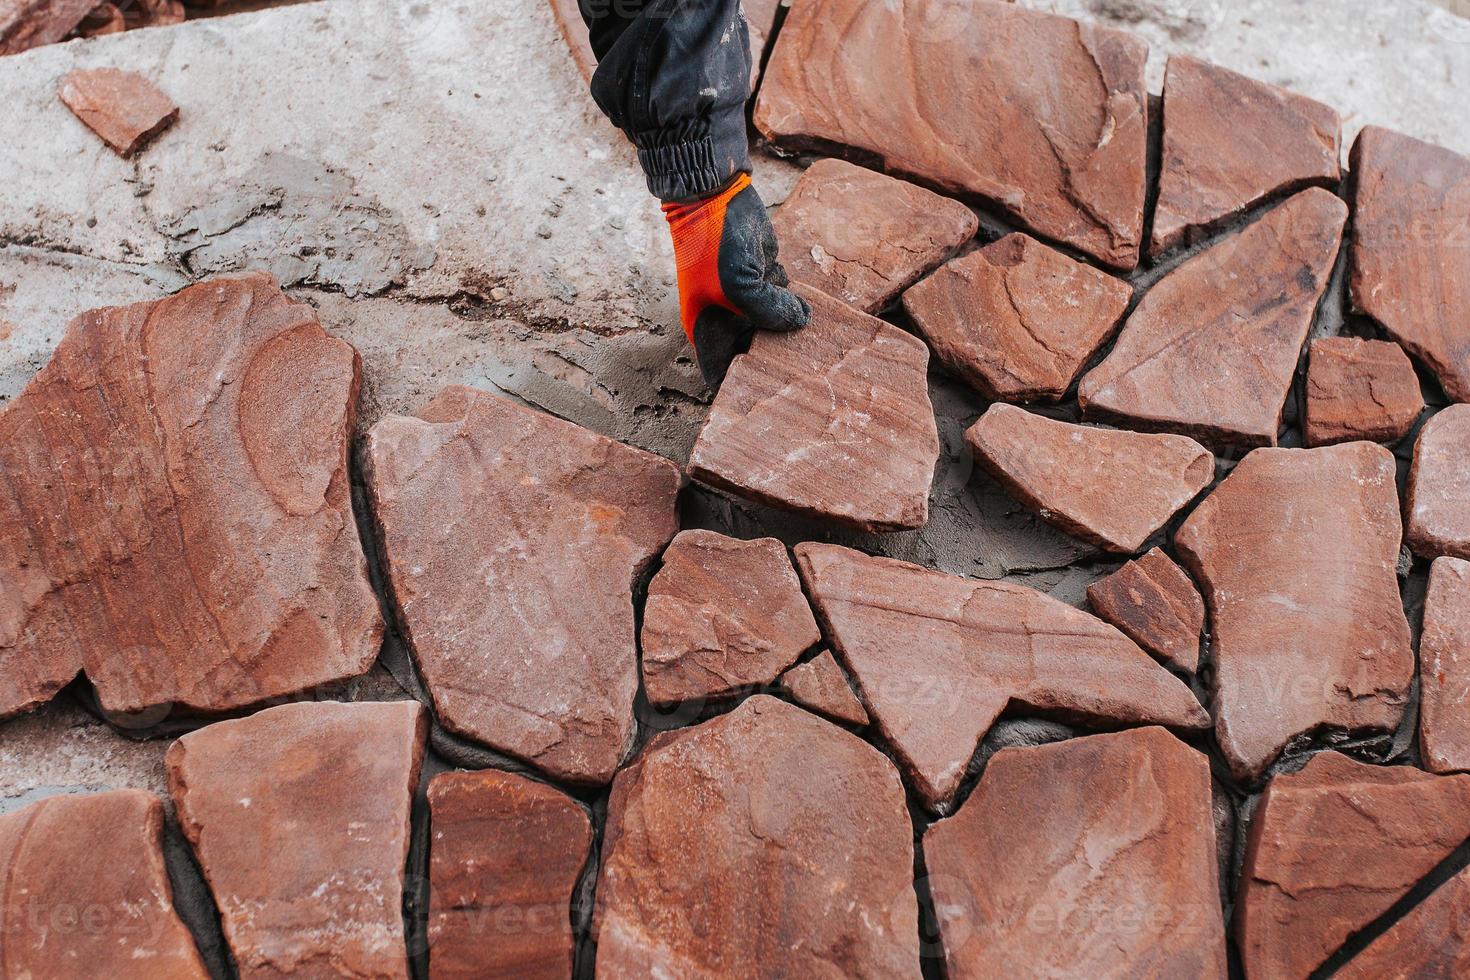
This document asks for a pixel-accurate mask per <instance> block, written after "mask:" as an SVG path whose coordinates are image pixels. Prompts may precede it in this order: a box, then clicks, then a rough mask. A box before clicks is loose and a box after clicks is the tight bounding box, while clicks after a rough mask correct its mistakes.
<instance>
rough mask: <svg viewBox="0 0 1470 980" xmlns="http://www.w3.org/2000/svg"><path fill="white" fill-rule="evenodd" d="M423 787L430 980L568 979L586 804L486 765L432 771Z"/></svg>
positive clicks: (588, 826)
mask: <svg viewBox="0 0 1470 980" xmlns="http://www.w3.org/2000/svg"><path fill="white" fill-rule="evenodd" d="M428 796H429V826H430V828H431V829H430V833H431V840H430V846H429V924H428V929H429V932H428V938H429V977H430V980H474V978H479V977H526V978H537V980H558V978H567V980H569V978H570V977H571V975H572V953H573V939H572V911H571V902H572V892H573V891H574V890H575V889H576V887H577V882H578V880H579V878H580V877H581V874H582V869H583V867H584V866H585V865H586V864H587V858H588V853H589V851H590V849H591V846H592V821H591V820H590V819H589V818H588V816H587V813H586V811H585V810H583V809H582V807H581V806H579V805H578V804H577V803H576V802H574V801H573V800H572V799H571V798H570V797H568V796H566V795H564V794H563V793H561V792H560V791H559V790H556V789H554V788H553V787H551V786H548V785H546V784H545V783H538V782H536V781H535V780H531V779H527V778H526V777H524V776H518V775H515V774H514V773H508V772H500V771H498V770H495V769H486V770H482V771H480V772H447V773H441V774H440V775H438V776H435V777H434V778H433V779H432V780H430V782H429V793H428Z"/></svg>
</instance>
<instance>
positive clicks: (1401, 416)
mask: <svg viewBox="0 0 1470 980" xmlns="http://www.w3.org/2000/svg"><path fill="white" fill-rule="evenodd" d="M1423 411H1424V396H1423V395H1422V394H1421V393H1420V391H1419V376H1418V375H1416V374H1415V373H1414V365H1413V364H1412V363H1410V361H1409V355H1407V354H1405V353H1404V349H1403V348H1402V347H1400V346H1399V345H1398V344H1390V343H1387V342H1385V341H1382V340H1358V339H1357V338H1356V337H1323V338H1322V339H1320V340H1314V341H1312V346H1311V353H1310V354H1309V360H1308V365H1307V419H1306V425H1305V431H1304V435H1305V437H1306V443H1307V445H1308V446H1330V445H1333V444H1334V443H1339V442H1353V441H1354V440H1357V439H1366V440H1368V441H1369V442H1397V441H1398V440H1400V439H1402V438H1403V437H1404V436H1406V435H1408V434H1409V430H1410V429H1412V428H1413V427H1414V423H1415V422H1417V421H1418V420H1419V415H1420V413H1422V412H1423Z"/></svg>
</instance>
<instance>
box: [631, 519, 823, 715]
mask: <svg viewBox="0 0 1470 980" xmlns="http://www.w3.org/2000/svg"><path fill="white" fill-rule="evenodd" d="M821 638H822V633H821V631H820V630H819V629H817V621H816V620H815V619H814V618H813V617H812V610H811V607H810V606H808V605H807V602H806V597H805V596H803V595H802V594H801V580H800V579H798V578H797V577H796V571H795V569H793V568H792V567H791V559H790V558H788V557H787V556H786V546H785V545H784V544H782V543H781V542H780V541H777V540H776V539H775V538H759V539H757V540H754V541H739V540H736V539H735V538H727V537H725V536H724V535H723V534H716V533H715V532H713V531H699V530H695V531H682V532H680V534H679V536H678V537H676V538H674V542H673V544H671V545H669V548H668V550H667V551H665V552H664V564H663V567H662V568H661V569H659V572H658V574H657V575H655V576H654V577H653V581H652V582H650V583H649V585H648V602H647V605H646V606H645V608H644V612H643V687H644V690H645V691H646V692H647V694H648V700H649V702H650V703H651V704H654V705H658V706H666V705H671V704H678V703H679V702H680V701H688V700H692V699H701V698H702V699H710V700H718V699H720V698H726V697H730V696H731V695H734V694H737V693H739V692H741V691H743V690H745V689H747V688H750V687H753V686H762V685H765V684H769V683H771V681H773V680H775V679H776V675H778V674H780V673H781V671H783V670H785V669H786V668H787V667H790V666H791V665H792V664H794V663H795V662H796V660H797V658H798V657H800V656H801V655H802V654H803V653H805V652H806V651H807V650H809V649H810V648H811V647H812V646H813V645H814V644H815V643H816V642H817V641H818V640H820V639H821Z"/></svg>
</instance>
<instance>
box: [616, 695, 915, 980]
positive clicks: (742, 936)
mask: <svg viewBox="0 0 1470 980" xmlns="http://www.w3.org/2000/svg"><path fill="white" fill-rule="evenodd" d="M691 815H697V819H691ZM912 833H913V831H912V827H911V825H910V823H909V817H908V812H907V810H906V808H905V803H904V795H903V787H902V786H901V785H900V783H899V779H898V773H897V772H895V771H894V769H893V766H892V765H891V764H890V763H889V762H888V760H887V759H886V758H884V757H883V755H882V754H881V753H880V752H878V751H877V750H876V749H874V748H873V747H872V746H870V745H868V744H866V743H865V742H863V741H862V740H861V739H859V738H858V737H857V736H855V735H852V734H851V733H849V732H846V731H844V730H843V729H841V728H838V727H837V726H836V725H832V724H829V723H828V722H825V721H823V720H821V719H820V718H818V717H817V716H816V715H813V714H811V713H809V712H806V711H803V710H801V709H800V708H797V707H795V706H793V705H789V704H786V703H785V702H782V701H777V700H776V699H774V698H770V697H766V696H763V695H759V696H756V697H753V698H751V699H749V700H748V701H746V702H744V703H743V704H742V705H741V706H740V707H738V708H736V709H735V710H734V711H732V712H730V713H729V714H727V715H722V716H720V717H718V718H716V719H714V720H713V721H708V722H705V723H704V724H702V725H699V726H697V727H695V728H688V729H682V730H679V731H674V732H668V733H665V734H662V735H659V736H656V737H655V738H654V740H653V741H652V742H650V743H649V745H648V747H647V748H645V749H644V751H643V753H642V754H641V755H640V756H639V757H638V758H637V759H636V760H635V761H634V762H633V763H632V764H631V765H630V766H628V767H627V768H626V769H624V770H622V771H621V772H619V773H618V776H617V779H616V780H614V782H613V791H612V800H611V802H610V803H609V804H608V815H607V830H606V833H605V834H604V841H605V843H604V846H603V860H602V867H601V877H600V878H599V880H598V884H597V911H596V916H595V920H594V929H595V932H596V937H597V973H598V976H601V977H650V976H670V977H672V976H729V977H760V976H778V975H787V976H831V977H838V976H841V977H860V978H874V980H879V978H882V980H887V978H892V977H904V976H907V977H915V978H917V977H918V975H919V936H918V930H917V928H916V927H917V924H918V915H919V910H918V902H917V900H916V899H915V897H914V890H913V883H912V882H913V844H912Z"/></svg>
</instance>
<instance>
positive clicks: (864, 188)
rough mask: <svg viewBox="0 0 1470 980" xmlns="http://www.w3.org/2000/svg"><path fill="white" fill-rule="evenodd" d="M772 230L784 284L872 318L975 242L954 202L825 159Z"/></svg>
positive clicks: (965, 211) (964, 211)
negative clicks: (785, 279)
mask: <svg viewBox="0 0 1470 980" xmlns="http://www.w3.org/2000/svg"><path fill="white" fill-rule="evenodd" d="M771 224H772V225H774V226H775V229H776V239H777V240H778V241H779V242H780V243H781V262H782V264H783V265H785V267H786V271H787V272H788V273H790V274H791V278H792V279H794V280H796V281H797V282H804V283H806V284H807V285H808V286H812V287H814V288H816V289H820V290H821V291H822V292H824V293H826V294H827V295H829V296H833V297H835V298H837V299H840V300H842V301H843V302H844V303H847V304H848V305H849V306H853V307H856V308H857V309H860V310H862V311H863V312H864V313H877V312H878V311H879V310H881V309H883V308H884V307H886V306H887V305H888V304H889V303H892V302H893V301H894V299H896V298H897V297H898V294H899V293H901V292H903V291H904V290H905V289H907V288H908V287H909V286H911V285H913V284H914V283H915V282H917V281H918V279H919V277H921V276H923V275H924V274H925V273H927V272H929V271H930V270H932V269H933V268H934V267H935V266H937V265H939V263H941V262H943V261H944V260H945V259H947V258H948V257H949V256H950V255H951V254H953V252H954V250H955V249H957V248H959V247H960V246H961V245H962V244H964V243H965V242H966V241H969V240H970V239H971V238H973V237H975V232H976V231H977V230H978V229H979V227H980V221H979V219H978V218H976V217H975V213H974V212H973V211H971V210H970V209H969V208H967V207H965V206H964V205H963V204H961V203H959V202H958V201H953V200H950V199H949V198H946V197H941V196H940V195H938V194H935V193H934V192H933V191H927V190H924V189H923V188H922V187H918V186H915V185H914V184H910V183H907V182H906V181H902V180H897V179H895V178H893V177H888V176H885V175H883V174H880V173H877V172H875V171H872V170H864V169H863V168H862V167H855V166H853V165H852V164H850V163H844V162H843V161H841V160H834V159H831V158H827V159H823V160H818V161H817V162H816V163H814V164H812V165H811V167H810V168H809V169H808V170H807V171H806V172H805V173H803V174H802V175H801V179H800V180H799V181H797V183H796V187H795V188H793V189H792V191H791V194H790V196H788V197H787V198H786V203H784V204H782V205H781V207H780V209H779V210H778V211H777V212H776V214H775V216H774V217H772V219H771Z"/></svg>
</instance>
